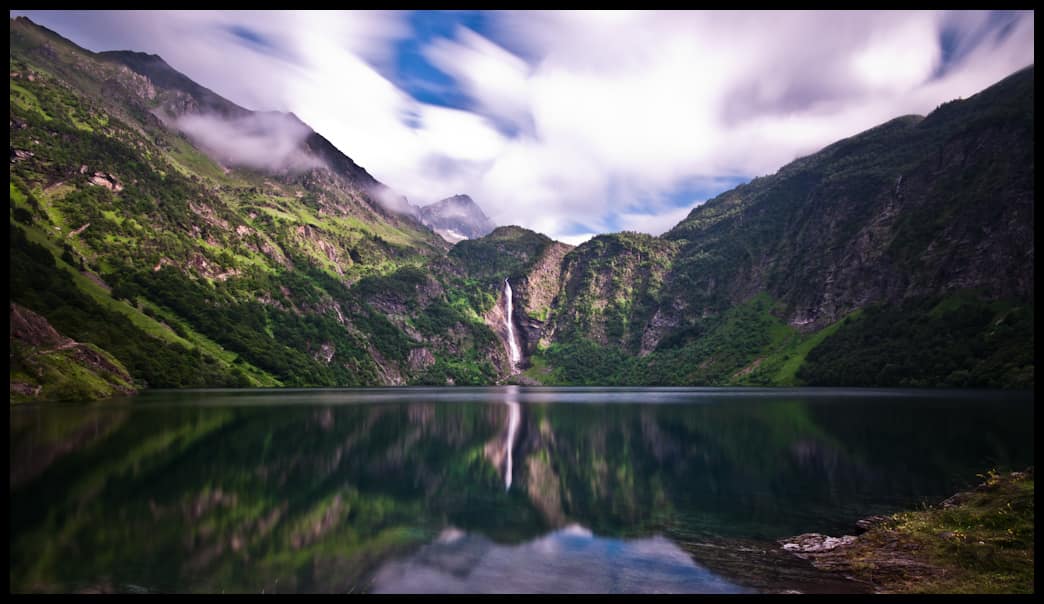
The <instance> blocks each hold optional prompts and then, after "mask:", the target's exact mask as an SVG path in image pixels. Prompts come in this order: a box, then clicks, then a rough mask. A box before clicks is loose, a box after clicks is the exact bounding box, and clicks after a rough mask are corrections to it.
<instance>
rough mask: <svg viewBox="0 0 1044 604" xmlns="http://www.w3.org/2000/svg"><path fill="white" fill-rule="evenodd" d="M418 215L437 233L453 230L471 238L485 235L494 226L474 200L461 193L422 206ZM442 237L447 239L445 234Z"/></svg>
mask: <svg viewBox="0 0 1044 604" xmlns="http://www.w3.org/2000/svg"><path fill="white" fill-rule="evenodd" d="M420 216H421V221H422V222H424V224H425V225H427V226H428V227H430V228H432V229H433V230H435V232H438V233H439V234H442V232H441V231H453V232H455V233H458V234H461V235H463V236H464V237H466V238H472V239H473V238H475V237H482V236H484V235H487V234H489V232H490V231H492V230H493V229H494V227H496V224H494V223H493V221H492V220H490V219H489V217H488V216H486V213H485V212H483V211H482V208H481V207H479V205H478V204H477V203H475V200H473V199H472V198H471V197H470V196H468V195H465V194H463V193H458V194H456V195H454V196H453V197H447V198H445V199H442V200H439V201H436V202H435V203H432V204H429V205H426V206H424V207H422V208H421V209H420ZM443 238H445V239H447V241H449V238H446V236H445V235H443Z"/></svg>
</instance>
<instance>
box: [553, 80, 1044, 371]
mask: <svg viewBox="0 0 1044 604" xmlns="http://www.w3.org/2000/svg"><path fill="white" fill-rule="evenodd" d="M1033 73H1034V72H1033V68H1032V67H1029V68H1027V69H1024V70H1022V71H1020V72H1018V73H1016V74H1014V75H1012V76H1010V77H1008V78H1006V79H1005V80H1003V81H1001V82H999V83H997V84H996V85H994V86H992V87H990V88H989V89H987V90H985V91H983V92H981V93H979V94H977V95H975V96H973V97H971V98H969V99H966V100H958V101H952V102H949V103H946V104H944V105H942V106H941V107H939V108H938V109H937V110H936V111H934V112H932V113H931V114H930V115H928V116H927V117H923V118H922V117H920V116H905V117H900V118H897V119H894V120H892V121H890V122H888V123H886V124H883V125H881V126H878V127H876V128H873V129H871V130H868V131H866V132H863V133H861V134H858V135H856V136H853V137H851V138H848V139H845V140H842V141H839V142H837V143H834V144H832V145H830V146H828V147H826V148H825V149H823V150H821V151H819V152H818V153H815V154H813V155H811V156H808V157H804V158H801V159H798V160H796V161H794V162H792V163H790V164H788V165H786V166H784V167H783V168H782V169H780V170H779V171H778V172H777V173H776V174H774V175H771V176H766V177H762V178H756V179H754V180H753V181H751V182H750V183H747V184H745V185H741V186H739V187H737V188H735V189H733V190H731V191H728V192H726V193H723V194H722V195H720V196H718V197H717V198H715V199H712V200H710V201H708V202H706V203H705V204H702V205H700V206H699V207H697V208H695V209H694V210H693V211H692V212H691V213H690V215H689V216H688V217H687V218H686V219H685V220H683V221H682V222H681V223H680V224H678V225H677V226H676V227H674V228H673V229H671V230H670V231H668V232H667V233H665V234H664V235H663V236H662V237H660V238H650V237H647V236H642V235H637V234H616V235H607V236H602V237H596V238H594V239H592V240H591V241H589V242H587V243H585V244H583V245H581V246H579V247H578V248H577V249H575V250H574V251H573V252H571V253H570V254H569V255H568V256H566V258H565V263H564V265H563V274H564V275H566V280H565V281H564V282H563V284H562V290H561V292H560V294H559V301H558V304H557V306H556V309H555V311H554V312H553V313H552V317H551V319H550V325H551V329H552V330H554V333H555V334H556V335H557V337H558V342H559V344H560V348H561V350H558V351H555V350H551V351H549V354H548V355H547V356H548V357H550V360H552V364H554V363H553V361H554V360H556V359H557V361H558V362H559V364H560V368H561V369H562V370H563V372H562V374H561V375H559V376H558V377H559V378H560V379H562V380H563V381H568V382H576V381H588V380H590V381H593V382H598V383H604V382H606V381H608V382H612V383H630V382H638V383H663V384H676V383H693V384H707V383H709V384H746V383H749V384H795V383H808V384H818V385H861V386H871V385H873V386H884V385H889V386H899V385H912V386H930V385H931V386H938V385H953V386H968V385H978V386H983V385H1012V384H1021V385H1030V384H1032V381H1033V378H1032V374H1033V357H1032V347H1033V336H1032V333H1033V330H1032V327H1033V312H1032V308H1033V289H1034V288H1033V271H1034V260H1033V252H1034V245H1033V226H1032V225H1033V210H1034V209H1033V204H1034V193H1033V183H1034V167H1033V85H1034V76H1033ZM842 343H843V344H842ZM579 358H583V359H584V360H582V361H577V359H579ZM574 365H575V367H574V368H575V369H576V371H572V370H570V369H569V367H573V366H574Z"/></svg>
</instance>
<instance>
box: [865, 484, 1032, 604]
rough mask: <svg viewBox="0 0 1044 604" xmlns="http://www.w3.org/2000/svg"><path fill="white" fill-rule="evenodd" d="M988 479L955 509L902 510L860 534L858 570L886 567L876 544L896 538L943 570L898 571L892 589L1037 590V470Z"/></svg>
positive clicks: (1005, 591)
mask: <svg viewBox="0 0 1044 604" xmlns="http://www.w3.org/2000/svg"><path fill="white" fill-rule="evenodd" d="M984 478H985V479H986V482H985V483H984V484H983V485H982V486H980V487H979V488H978V489H976V490H975V491H971V492H969V493H968V494H967V497H966V499H964V500H963V501H961V502H960V503H959V504H958V505H956V506H953V507H941V506H939V507H931V508H927V509H924V510H918V511H913V512H903V513H899V514H896V515H894V516H893V517H892V522H891V524H890V525H888V526H885V527H880V528H876V529H873V530H871V531H869V532H868V533H866V534H865V535H863V536H861V537H860V541H865V543H864V544H863V546H861V547H860V548H859V549H858V550H857V551H860V552H861V557H860V560H859V567H862V568H871V569H872V568H873V567H874V566H877V567H880V566H881V565H882V564H884V563H883V562H879V561H878V562H876V563H875V561H874V555H873V549H868V548H873V547H874V546H876V545H879V544H882V543H886V542H888V541H894V540H898V541H899V542H900V543H903V544H905V546H906V547H907V548H909V549H910V550H911V551H914V552H917V557H918V559H921V560H923V561H924V562H926V563H928V564H930V565H931V566H933V567H935V568H936V569H938V570H939V571H941V572H933V573H926V576H923V577H922V576H912V575H911V576H898V577H895V578H894V579H893V580H890V581H888V582H886V583H885V584H884V585H883V587H884V588H885V589H886V590H887V591H895V592H906V593H1033V580H1034V579H1033V577H1034V572H1033V558H1034V541H1033V537H1034V511H1033V508H1034V504H1033V499H1034V497H1033V473H1032V470H1030V471H1029V472H1027V473H1025V474H1023V473H1012V474H1007V475H1000V474H997V473H996V472H995V471H990V472H989V473H988V474H987V475H986V476H984Z"/></svg>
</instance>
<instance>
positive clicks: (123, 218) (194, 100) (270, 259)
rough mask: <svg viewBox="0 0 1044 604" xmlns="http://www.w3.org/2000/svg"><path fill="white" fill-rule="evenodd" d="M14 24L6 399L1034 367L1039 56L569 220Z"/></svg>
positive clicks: (930, 373) (902, 375)
mask: <svg viewBox="0 0 1044 604" xmlns="http://www.w3.org/2000/svg"><path fill="white" fill-rule="evenodd" d="M10 32H11V59H10V89H11V92H10V128H11V131H10V176H11V183H10V190H11V193H10V227H9V233H10V261H9V262H10V270H11V277H10V292H11V293H10V300H9V302H10V304H11V309H12V310H11V314H12V325H14V324H15V318H16V317H17V318H18V321H20V323H19V325H23V327H24V326H31V327H32V328H31V329H28V328H27V329H23V328H19V329H18V330H15V329H14V328H12V332H11V374H10V384H11V399H12V401H22V400H34V399H40V398H84V397H87V398H91V397H102V396H108V395H109V394H113V393H119V392H129V391H131V390H134V389H141V388H148V387H189V386H194V387H203V386H373V385H401V384H432V385H449V384H457V385H460V384H492V383H502V382H504V381H508V380H510V381H515V382H523V383H532V382H539V383H548V384H603V385H604V384H652V385H690V384H691V385H801V384H806V385H859V386H966V387H971V386H995V387H1015V388H1028V387H1032V385H1033V374H1034V361H1033V353H1032V350H1033V270H1034V261H1033V249H1034V248H1033V231H1032V222H1033V197H1034V193H1033V138H1032V136H1033V85H1034V76H1033V68H1032V67H1030V68H1028V69H1025V70H1023V71H1020V72H1018V73H1016V74H1013V75H1012V76H1010V77H1009V78H1007V79H1005V80H1003V81H1002V82H999V83H998V84H996V85H994V86H992V87H990V88H989V89H987V90H985V91H983V92H981V93H980V94H978V95H975V96H974V97H972V98H969V99H966V100H958V101H953V102H950V103H946V104H944V105H943V106H941V107H939V108H938V109H937V110H936V111H934V112H932V113H931V114H930V115H928V116H926V117H923V118H921V117H918V116H905V117H901V118H897V119H895V120H892V121H890V122H888V123H886V124H883V125H881V126H879V127H877V128H873V129H871V130H869V131H867V132H864V133H861V134H858V135H856V136H853V137H851V138H848V139H845V140H842V141H839V142H837V143H835V144H833V145H830V146H828V147H826V148H825V149H823V150H821V151H819V152H818V153H815V154H812V155H810V156H808V157H804V158H801V159H798V160H796V161H794V162H792V163H791V164H789V165H787V166H784V167H783V168H782V169H780V170H779V171H778V172H777V173H776V174H773V175H770V176H765V177H761V178H756V179H754V180H753V181H751V182H749V183H747V184H745V185H741V186H739V187H737V188H735V189H733V190H731V191H728V192H726V193H723V194H722V195H720V196H718V197H717V198H715V199H712V200H710V201H708V202H706V203H704V204H702V205H700V206H699V207H697V208H695V209H694V210H693V211H692V213H691V214H690V215H689V216H688V217H687V218H686V219H685V220H683V221H682V222H681V223H680V224H678V225H677V226H676V227H675V228H673V229H672V230H670V231H668V232H667V233H665V234H664V235H663V236H661V237H651V236H648V235H643V234H639V233H614V234H606V235H600V236H597V237H594V238H592V239H591V240H589V241H587V242H585V243H584V244H582V245H580V246H578V247H575V248H574V247H571V246H568V245H565V244H562V243H560V242H555V241H553V240H551V239H550V238H548V237H546V236H544V235H541V234H539V233H534V232H532V231H529V230H527V229H523V228H520V227H517V226H501V227H498V228H496V229H493V228H492V227H493V225H492V224H491V223H490V222H489V220H488V218H486V216H485V215H484V213H483V212H482V211H481V209H480V208H479V207H478V206H477V205H476V204H475V203H474V202H473V201H472V200H471V199H470V198H468V197H467V196H463V195H460V196H455V197H452V198H449V199H447V200H443V201H441V202H439V203H437V204H433V205H432V206H428V207H426V208H422V209H420V210H419V211H417V210H416V209H415V208H413V207H412V206H410V204H409V203H408V202H407V201H406V200H405V198H403V197H402V196H401V195H399V194H397V193H396V192H394V191H392V190H391V189H389V188H388V187H386V186H385V185H383V184H382V183H380V182H379V181H377V180H376V179H375V178H373V176H372V175H370V174H369V173H368V172H367V171H366V170H365V169H364V168H363V167H362V166H359V165H358V164H356V163H355V162H354V161H353V160H352V159H351V158H350V157H348V156H347V155H345V154H344V153H342V152H341V150H339V149H337V148H336V147H335V146H334V145H333V144H331V143H330V142H329V141H328V140H327V139H326V138H324V137H323V136H322V135H321V134H319V133H317V132H315V131H314V130H312V129H311V128H310V127H309V126H308V125H307V124H305V123H304V122H302V121H301V120H300V119H299V118H297V116H295V115H293V114H286V113H279V112H262V111H251V110H248V109H245V108H243V107H239V106H238V105H236V104H234V103H231V102H230V101H228V100H226V99H223V98H222V97H220V96H219V95H217V94H216V93H214V92H213V91H210V90H208V89H206V88H204V87H202V86H199V85H198V84H196V83H194V82H192V81H191V80H190V79H189V78H188V77H186V76H185V75H183V74H181V73H178V72H177V71H176V70H175V69H173V68H172V67H171V66H170V65H168V64H167V63H166V62H165V61H163V59H162V58H160V57H157V56H155V55H146V54H142V53H134V52H106V53H92V52H89V51H86V50H84V49H82V48H79V47H77V46H76V45H75V44H73V43H71V42H69V41H68V40H65V39H64V38H62V37H61V36H59V35H58V34H56V33H54V32H51V31H49V30H47V29H45V28H41V27H39V26H37V25H35V24H33V23H32V22H31V21H29V20H28V19H25V18H17V19H12V20H11V21H10ZM450 230H452V231H455V232H457V233H458V234H460V235H463V236H466V237H468V239H467V240H461V241H459V242H458V243H456V244H455V245H451V244H450V243H449V242H447V240H446V239H444V237H443V236H440V232H441V233H442V234H449V232H450ZM505 281H506V282H507V283H505ZM508 284H510V286H511V287H510V289H509V288H508V287H507V285H508ZM508 291H510V292H511V296H512V300H511V301H512V305H511V306H512V307H513V312H512V313H511V314H510V316H508V314H507V313H506V312H505V310H506V308H507V300H506V298H505V294H506V293H507V292H508ZM509 322H510V324H511V325H512V327H513V328H514V329H512V330H510V331H511V332H513V333H515V334H517V338H518V340H519V341H518V343H519V344H520V348H521V349H522V353H523V359H522V363H521V369H523V370H524V372H523V373H522V374H521V375H516V374H515V370H514V368H513V367H512V366H511V363H510V362H509V360H508V352H507V349H508V346H507V341H506V337H507V334H508V332H509V330H508V328H507V327H508V324H509ZM52 332H53V333H52ZM27 333H28V334H45V335H46V336H47V337H44V338H43V339H34V336H31V335H30V336H28V337H27V336H26V334H27ZM55 348H60V350H55Z"/></svg>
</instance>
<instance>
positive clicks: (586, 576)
mask: <svg viewBox="0 0 1044 604" xmlns="http://www.w3.org/2000/svg"><path fill="white" fill-rule="evenodd" d="M373 591H374V592H375V593H592V592H594V593H748V592H751V591H753V590H752V589H750V588H745V587H743V586H740V585H736V584H735V583H731V582H730V581H728V580H726V579H724V578H722V577H719V576H717V575H715V574H714V573H712V572H710V571H709V570H707V569H706V568H704V567H702V566H700V565H698V564H696V563H695V562H693V560H692V557H690V556H689V555H688V554H686V553H685V552H684V551H682V550H681V549H680V548H679V547H678V546H677V545H675V544H674V543H673V542H671V541H669V540H667V539H665V538H663V537H660V536H655V537H651V538H645V539H632V540H623V539H607V538H602V537H597V536H595V535H593V534H592V533H591V531H590V530H587V529H585V528H583V527H581V526H580V525H576V524H574V525H570V526H567V527H566V528H563V529H559V530H556V531H553V532H551V533H548V534H547V535H544V536H542V537H539V538H537V539H533V540H531V541H527V542H524V543H520V544H517V545H501V544H497V543H495V542H493V541H491V540H490V539H488V538H486V537H485V536H483V535H481V534H469V533H465V532H464V531H461V530H460V529H457V528H449V529H446V530H445V531H443V532H442V533H441V534H440V535H439V537H438V538H437V539H436V540H435V541H434V542H433V543H431V544H429V545H426V546H424V547H422V548H421V549H420V550H419V551H418V552H417V553H415V554H414V555H412V556H410V557H408V558H406V559H404V560H394V561H390V562H388V563H386V564H385V565H384V566H382V567H381V568H380V569H379V570H378V571H377V574H376V577H375V579H374V583H373Z"/></svg>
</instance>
